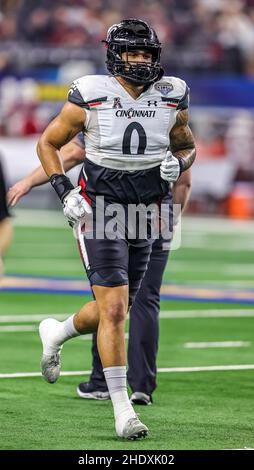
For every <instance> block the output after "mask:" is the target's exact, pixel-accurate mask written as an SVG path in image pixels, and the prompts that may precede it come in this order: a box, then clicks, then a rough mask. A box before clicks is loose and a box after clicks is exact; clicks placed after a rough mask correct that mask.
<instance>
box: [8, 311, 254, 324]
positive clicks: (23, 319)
mask: <svg viewBox="0 0 254 470" xmlns="http://www.w3.org/2000/svg"><path fill="white" fill-rule="evenodd" d="M70 315H71V313H38V314H31V315H29V314H27V315H1V314H0V323H27V322H39V321H41V320H44V319H45V318H55V319H56V320H65V319H66V318H68V317H69V316H70ZM220 317H221V318H234V317H236V318H237V317H254V309H251V308H250V309H210V310H207V309H202V310H161V312H160V318H163V319H164V318H176V319H181V318H220Z"/></svg>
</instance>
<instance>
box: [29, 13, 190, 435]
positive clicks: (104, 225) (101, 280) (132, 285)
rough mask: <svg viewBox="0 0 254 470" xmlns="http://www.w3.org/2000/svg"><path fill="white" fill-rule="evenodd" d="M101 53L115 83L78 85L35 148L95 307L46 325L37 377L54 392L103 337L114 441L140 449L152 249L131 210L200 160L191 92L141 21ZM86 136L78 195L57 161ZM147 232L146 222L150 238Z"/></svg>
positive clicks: (127, 24)
mask: <svg viewBox="0 0 254 470" xmlns="http://www.w3.org/2000/svg"><path fill="white" fill-rule="evenodd" d="M105 43H106V46H107V62H106V64H107V68H108V71H109V72H110V74H111V75H109V76H107V75H102V76H98V75H95V76H85V77H81V78H80V79H78V80H76V81H75V82H74V83H73V85H72V87H71V89H70V92H69V95H68V102H67V103H66V104H65V105H64V107H63V109H62V111H61V112H60V114H59V115H58V116H57V117H56V118H55V119H54V120H53V121H52V122H51V123H50V124H49V126H48V127H47V128H46V130H45V131H44V133H43V134H42V136H41V138H40V140H39V143H38V155H39V158H40V160H41V164H42V166H43V168H44V170H45V172H46V173H47V175H48V177H49V178H50V181H51V184H52V186H53V188H54V189H55V191H56V193H57V194H58V196H59V198H60V200H61V202H62V204H63V211H64V215H65V216H66V217H67V219H68V221H69V222H70V223H71V224H72V225H75V226H76V230H77V234H78V239H79V240H78V241H79V249H80V254H81V257H82V259H83V263H84V266H85V269H86V272H87V275H88V278H89V281H90V284H91V287H92V290H93V294H94V298H95V300H94V301H93V302H89V303H88V304H86V305H85V306H84V307H82V308H81V310H80V311H79V312H78V313H77V314H76V315H73V316H71V317H69V318H68V319H67V320H65V321H64V322H58V321H56V320H54V319H46V320H43V321H42V322H41V324H40V328H39V331H40V337H41V341H42V344H43V355H42V360H41V367H42V374H43V376H44V377H45V379H46V380H47V381H48V382H50V383H54V382H55V381H56V380H57V378H58V377H59V374H60V352H61V348H62V346H63V344H64V342H65V341H67V340H69V339H70V338H73V337H75V336H78V335H80V334H86V333H91V332H95V331H97V344H98V350H99V354H100V358H101V362H102V365H103V372H104V375H105V380H106V383H107V387H108V391H109V394H110V398H111V402H112V405H113V410H114V417H115V429H116V433H117V435H118V436H119V437H123V438H126V439H136V438H140V437H145V436H146V435H147V434H148V428H147V427H146V425H145V424H143V423H142V422H141V421H140V420H139V418H138V417H137V415H136V413H135V411H134V409H133V407H132V404H131V403H130V400H129V397H128V393H127V382H126V357H125V340H124V332H125V319H126V314H127V311H128V308H129V306H130V305H131V304H132V302H133V299H134V297H135V295H136V293H137V291H138V289H139V287H140V283H141V280H142V278H143V276H144V273H145V270H146V267H147V263H148V260H149V256H150V252H151V246H152V240H151V238H150V239H149V237H148V236H147V237H145V238H144V237H142V236H141V237H138V236H136V237H135V238H133V236H132V235H133V233H134V232H136V228H137V227H134V226H133V225H131V226H130V225H129V224H128V222H129V220H128V210H129V206H130V205H139V204H140V203H142V204H143V205H144V206H145V207H150V205H151V204H152V203H154V204H155V203H157V202H158V201H159V200H161V198H162V197H164V196H166V195H167V194H168V191H169V184H170V183H172V182H175V181H176V180H177V179H178V178H179V177H180V175H181V173H182V172H184V171H186V170H187V169H188V168H190V166H191V165H192V163H193V161H194V159H195V153H196V152H195V145H194V139H193V136H192V133H191V131H190V128H189V126H188V111H187V108H188V87H187V85H186V83H185V82H184V81H183V80H181V79H179V78H176V77H163V70H162V68H161V66H160V52H161V45H160V42H159V40H158V38H157V35H156V33H155V31H154V30H153V29H152V28H150V27H149V26H148V24H147V23H145V22H143V21H141V20H135V19H131V20H124V21H122V22H121V23H119V24H117V25H113V26H112V27H111V28H110V29H109V31H108V35H107V39H106V41H105ZM80 131H83V132H84V135H85V141H86V159H85V162H84V168H83V174H82V177H81V178H80V182H79V183H80V184H79V186H78V187H76V188H75V187H74V186H73V185H72V183H71V181H70V180H69V178H68V177H67V176H66V175H65V173H64V170H63V166H62V162H61V159H60V158H59V155H58V153H57V151H58V150H59V149H60V148H61V147H62V146H63V145H64V144H66V143H67V142H68V141H70V140H71V139H72V138H73V137H74V136H75V135H76V134H77V133H79V132H80ZM102 201H103V203H102ZM112 203H114V204H115V205H116V204H118V206H119V205H120V206H121V214H124V215H125V222H126V226H121V229H122V231H121V234H120V236H117V237H115V233H114V223H115V218H114V215H115V214H112V213H111V212H110V209H111V208H110V205H111V204H112ZM84 220H85V223H84ZM149 222H150V214H149V213H148V212H147V223H148V228H151V226H150V225H149ZM141 228H142V227H141Z"/></svg>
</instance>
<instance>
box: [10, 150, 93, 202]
mask: <svg viewBox="0 0 254 470" xmlns="http://www.w3.org/2000/svg"><path fill="white" fill-rule="evenodd" d="M60 157H61V159H62V162H63V167H64V170H65V171H69V170H71V169H72V168H74V167H75V166H76V165H79V164H80V163H82V162H83V161H84V158H85V150H84V149H82V148H81V147H80V146H79V145H78V144H76V143H75V141H71V142H69V143H68V144H66V145H64V146H63V147H62V148H61V150H60ZM48 180H49V178H48V176H47V175H46V173H45V171H44V170H43V168H42V166H39V167H38V168H36V169H35V170H34V171H32V172H31V173H30V174H29V175H27V176H26V177H25V178H23V179H22V180H20V181H18V182H17V183H16V184H15V185H14V186H12V187H11V188H10V189H9V191H8V193H7V203H8V206H11V207H13V206H15V205H16V204H17V203H18V201H19V200H20V199H21V198H22V197H23V196H25V194H27V193H29V192H30V191H31V189H33V188H34V187H35V186H40V185H41V184H45V183H47V182H48Z"/></svg>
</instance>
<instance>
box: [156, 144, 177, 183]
mask: <svg viewBox="0 0 254 470" xmlns="http://www.w3.org/2000/svg"><path fill="white" fill-rule="evenodd" d="M180 174H181V167H180V162H179V159H178V158H176V157H174V155H173V154H172V153H171V152H167V155H166V157H165V158H164V160H162V162H161V166H160V175H161V178H162V179H163V180H164V181H167V182H168V183H174V182H175V181H176V180H178V178H179V176H180Z"/></svg>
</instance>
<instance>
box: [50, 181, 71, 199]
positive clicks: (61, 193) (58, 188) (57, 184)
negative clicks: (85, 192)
mask: <svg viewBox="0 0 254 470" xmlns="http://www.w3.org/2000/svg"><path fill="white" fill-rule="evenodd" d="M50 183H51V184H52V186H53V188H54V190H55V192H56V193H57V195H58V197H59V199H60V201H61V202H63V200H64V198H65V196H67V194H69V192H70V191H72V189H74V186H73V184H72V183H71V180H70V179H69V178H68V177H67V176H66V175H52V176H51V177H50Z"/></svg>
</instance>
